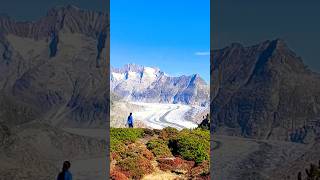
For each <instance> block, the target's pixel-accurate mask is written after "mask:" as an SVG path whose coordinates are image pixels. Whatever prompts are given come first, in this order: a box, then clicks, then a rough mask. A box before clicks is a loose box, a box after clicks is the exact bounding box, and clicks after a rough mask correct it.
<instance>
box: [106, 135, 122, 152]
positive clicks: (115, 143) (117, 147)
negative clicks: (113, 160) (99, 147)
mask: <svg viewBox="0 0 320 180" xmlns="http://www.w3.org/2000/svg"><path fill="white" fill-rule="evenodd" d="M123 151H125V144H124V143H123V142H122V141H119V140H118V139H115V138H110V152H123Z"/></svg>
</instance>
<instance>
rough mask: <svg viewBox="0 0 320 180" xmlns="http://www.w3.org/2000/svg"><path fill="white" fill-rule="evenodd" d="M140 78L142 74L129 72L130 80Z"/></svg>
mask: <svg viewBox="0 0 320 180" xmlns="http://www.w3.org/2000/svg"><path fill="white" fill-rule="evenodd" d="M139 76H140V74H139V73H137V72H133V71H129V72H128V79H133V80H135V79H137V78H139Z"/></svg>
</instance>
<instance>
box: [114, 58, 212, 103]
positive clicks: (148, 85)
mask: <svg viewBox="0 0 320 180" xmlns="http://www.w3.org/2000/svg"><path fill="white" fill-rule="evenodd" d="M110 86H111V91H112V92H114V93H115V94H117V95H118V96H120V97H122V98H123V99H125V100H127V101H140V102H157V103H174V104H176V103H181V104H191V105H199V106H207V105H208V104H209V87H208V85H207V84H206V82H205V81H204V80H203V79H202V78H201V77H200V76H199V75H198V74H194V75H191V76H180V77H171V76H168V75H166V74H165V73H164V72H162V71H160V69H158V68H152V67H144V66H139V65H134V64H128V65H126V66H124V67H123V68H112V69H111V84H110Z"/></svg>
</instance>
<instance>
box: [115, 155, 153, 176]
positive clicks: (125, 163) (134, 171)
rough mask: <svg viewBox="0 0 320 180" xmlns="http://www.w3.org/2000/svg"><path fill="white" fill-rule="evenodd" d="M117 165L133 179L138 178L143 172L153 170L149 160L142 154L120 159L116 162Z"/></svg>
mask: <svg viewBox="0 0 320 180" xmlns="http://www.w3.org/2000/svg"><path fill="white" fill-rule="evenodd" d="M117 166H118V167H119V168H120V170H121V171H122V172H123V174H125V175H126V176H127V177H130V178H133V179H140V178H141V177H142V176H144V175H145V174H149V173H151V172H152V171H153V166H152V164H151V162H150V160H148V159H146V158H144V157H143V156H133V157H127V158H125V159H121V160H119V162H118V163H117Z"/></svg>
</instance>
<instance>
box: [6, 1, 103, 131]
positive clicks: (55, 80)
mask: <svg viewBox="0 0 320 180" xmlns="http://www.w3.org/2000/svg"><path fill="white" fill-rule="evenodd" d="M108 19H109V17H108V15H107V14H103V13H98V12H93V11H86V10H81V9H78V8H76V7H74V6H67V7H61V8H53V9H51V10H50V11H49V12H48V13H47V15H46V16H45V17H43V18H41V19H40V20H38V21H35V22H16V21H15V20H13V19H11V18H9V17H5V16H2V17H0V55H1V56H0V74H1V76H0V98H1V100H0V107H1V108H0V111H1V113H0V120H1V121H4V122H6V123H8V124H11V125H14V124H19V123H22V122H28V121H32V120H41V121H46V122H49V123H50V124H53V125H58V126H59V125H63V126H65V127H66V126H72V127H79V126H85V127H89V126H92V127H96V126H104V125H105V123H106V119H107V116H106V114H107V109H108V107H107V104H108V97H107V96H108V95H107V89H108V78H109V77H108V66H109V65H108V63H109V62H108V60H107V59H104V57H106V54H105V51H104V49H105V48H106V47H105V45H106V39H107V38H109V37H107V33H106V32H108V29H109V24H108Z"/></svg>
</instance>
